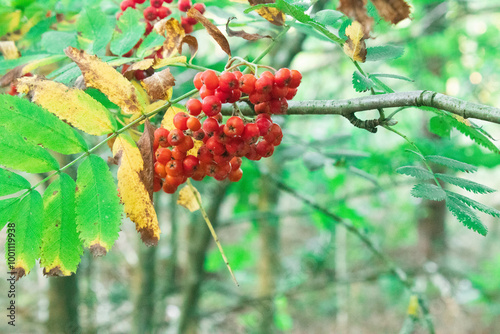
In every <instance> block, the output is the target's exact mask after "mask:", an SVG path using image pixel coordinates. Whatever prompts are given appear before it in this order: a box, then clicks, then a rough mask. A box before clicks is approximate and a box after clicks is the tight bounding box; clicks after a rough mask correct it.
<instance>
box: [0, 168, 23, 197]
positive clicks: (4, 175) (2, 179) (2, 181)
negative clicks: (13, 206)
mask: <svg viewBox="0 0 500 334" xmlns="http://www.w3.org/2000/svg"><path fill="white" fill-rule="evenodd" d="M29 188H31V184H30V183H29V182H28V180H26V179H25V178H24V177H22V176H20V175H17V174H16V173H13V172H11V171H8V170H6V169H3V168H0V196H5V195H10V194H14V193H17V192H18V191H20V190H23V189H29Z"/></svg>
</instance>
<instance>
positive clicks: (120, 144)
mask: <svg viewBox="0 0 500 334" xmlns="http://www.w3.org/2000/svg"><path fill="white" fill-rule="evenodd" d="M113 155H114V158H115V160H116V161H117V162H118V165H119V167H118V176H117V177H118V188H119V189H120V195H121V198H122V201H123V204H124V205H125V212H126V213H127V216H128V217H129V218H130V220H132V221H133V222H134V223H135V226H136V230H137V231H138V232H139V233H140V234H141V239H142V241H143V242H144V243H145V244H146V245H148V246H152V245H156V244H157V243H158V240H159V239H160V227H159V226H158V218H157V217H156V212H155V209H154V207H153V203H152V201H151V199H150V197H149V193H148V191H147V189H146V187H145V185H144V183H143V181H142V179H141V177H140V175H141V173H142V172H143V169H144V161H143V160H142V156H141V152H140V151H139V149H138V148H137V146H136V144H135V143H134V141H133V140H132V138H130V136H127V135H125V134H121V135H119V136H118V137H117V138H116V140H115V143H114V145H113Z"/></svg>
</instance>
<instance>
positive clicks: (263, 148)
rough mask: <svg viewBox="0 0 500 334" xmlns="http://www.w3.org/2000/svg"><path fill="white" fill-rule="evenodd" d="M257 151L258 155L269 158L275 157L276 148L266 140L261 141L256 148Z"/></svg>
mask: <svg viewBox="0 0 500 334" xmlns="http://www.w3.org/2000/svg"><path fill="white" fill-rule="evenodd" d="M255 151H256V152H257V154H258V155H260V156H262V157H264V158H267V157H270V156H271V155H273V153H274V146H273V145H272V144H270V143H268V142H267V141H265V140H261V141H260V142H259V143H258V144H257V146H256V147H255Z"/></svg>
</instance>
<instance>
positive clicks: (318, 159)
mask: <svg viewBox="0 0 500 334" xmlns="http://www.w3.org/2000/svg"><path fill="white" fill-rule="evenodd" d="M302 159H303V160H304V165H305V166H306V168H307V169H308V170H310V171H315V170H318V169H320V168H322V167H323V166H324V165H325V162H326V159H325V156H324V155H323V154H321V153H318V152H314V151H308V152H306V153H305V154H304V156H303V157H302Z"/></svg>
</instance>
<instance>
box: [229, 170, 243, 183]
mask: <svg viewBox="0 0 500 334" xmlns="http://www.w3.org/2000/svg"><path fill="white" fill-rule="evenodd" d="M242 176H243V171H242V170H241V168H238V169H236V170H232V171H231V172H230V173H229V176H228V179H229V181H231V182H238V181H239V180H241V177H242Z"/></svg>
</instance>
